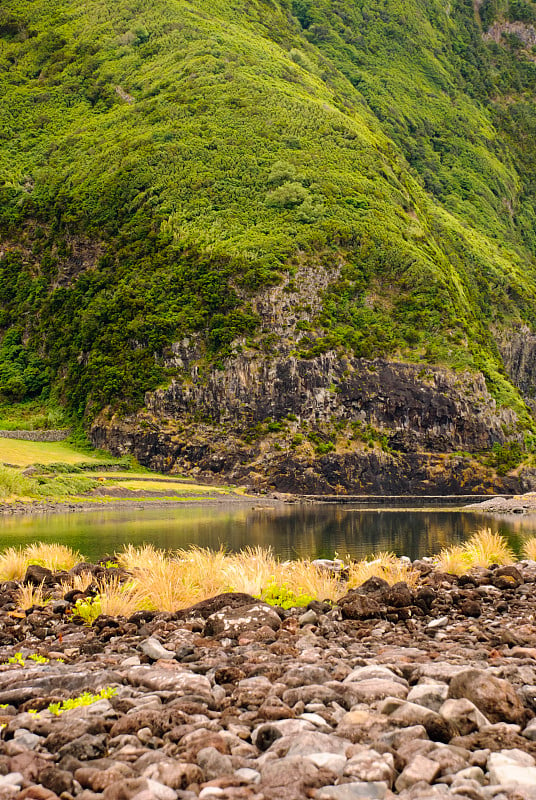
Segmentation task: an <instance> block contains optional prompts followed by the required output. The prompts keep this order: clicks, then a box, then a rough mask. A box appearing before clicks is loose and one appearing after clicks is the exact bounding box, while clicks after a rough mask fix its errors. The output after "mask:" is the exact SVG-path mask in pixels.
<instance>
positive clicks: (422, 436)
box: [91, 353, 522, 494]
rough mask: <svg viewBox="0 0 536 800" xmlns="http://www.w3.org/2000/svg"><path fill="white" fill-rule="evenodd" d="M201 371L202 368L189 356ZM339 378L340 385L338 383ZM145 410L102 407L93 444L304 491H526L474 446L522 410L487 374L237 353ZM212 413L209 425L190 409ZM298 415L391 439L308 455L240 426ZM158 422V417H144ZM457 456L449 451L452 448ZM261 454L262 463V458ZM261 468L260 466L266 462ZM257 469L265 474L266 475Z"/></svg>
mask: <svg viewBox="0 0 536 800" xmlns="http://www.w3.org/2000/svg"><path fill="white" fill-rule="evenodd" d="M192 368H193V370H196V367H195V366H192ZM333 385H336V386H337V392H333V391H331V390H330V387H331V386H333ZM145 403H146V408H145V409H144V410H143V411H141V412H140V413H139V414H137V415H133V416H132V417H128V418H121V417H119V416H114V417H112V418H111V419H110V418H109V416H108V415H105V414H102V415H101V416H100V417H98V418H97V419H96V420H95V421H94V423H93V426H92V429H91V438H92V441H93V444H95V445H96V446H99V447H105V448H106V449H109V450H111V451H112V452H113V453H114V454H117V455H122V454H124V453H126V452H130V453H132V454H134V455H135V456H136V457H137V458H138V460H139V461H140V462H141V463H142V464H144V465H146V466H151V467H153V468H156V469H164V470H170V469H173V468H176V469H177V470H184V469H186V470H188V469H191V468H192V467H196V468H198V469H199V470H200V471H201V473H202V474H205V475H206V476H211V475H212V476H214V475H216V476H218V477H219V478H220V479H221V478H223V477H224V476H225V477H226V478H227V479H231V478H232V479H233V480H239V481H242V482H248V481H249V480H250V479H251V475H252V473H254V474H255V478H254V480H255V482H256V484H257V485H259V484H262V485H264V486H272V487H275V488H276V489H277V490H278V491H283V492H295V493H302V494H332V493H336V491H338V490H340V489H341V488H342V489H343V490H344V491H345V492H347V493H355V494H406V493H409V494H467V493H471V492H478V493H480V494H482V493H486V492H492V491H495V492H498V491H501V492H503V493H504V492H509V491H520V490H521V489H522V481H521V479H520V478H517V477H507V478H502V477H500V476H497V475H495V476H490V474H489V472H488V471H487V468H486V467H485V466H484V465H482V464H480V463H479V462H478V461H476V460H475V459H472V458H471V457H466V456H459V455H454V453H455V452H456V451H459V450H464V451H470V452H477V451H480V450H486V449H489V448H490V447H492V445H493V444H494V443H496V442H500V443H502V442H504V441H505V438H506V437H505V433H504V430H505V427H506V426H508V425H510V426H512V427H513V426H514V425H515V415H514V413H513V412H512V411H509V410H506V409H504V408H502V409H498V408H497V406H496V404H495V401H494V400H493V399H492V397H491V396H490V394H489V392H488V389H487V387H486V383H485V380H484V378H483V376H482V375H474V374H469V373H457V372H454V371H450V370H448V369H444V368H439V367H430V366H427V367H426V372H425V374H424V375H423V369H422V367H421V366H420V365H416V364H404V363H397V362H393V361H384V360H380V359H378V360H371V361H367V360H364V359H354V358H341V357H340V356H339V355H338V354H335V353H325V354H323V355H321V356H318V357H316V358H313V359H310V360H303V359H298V358H295V357H293V356H292V355H289V354H286V353H285V354H282V355H280V356H279V357H276V358H273V357H272V358H269V359H268V358H257V359H252V358H251V357H249V356H247V357H246V356H236V357H233V358H231V359H228V360H227V361H226V362H225V368H224V369H214V370H212V371H211V372H209V373H208V374H207V376H206V379H205V380H203V381H201V380H199V374H198V372H196V373H195V378H194V380H188V379H187V380H185V381H183V380H182V379H179V378H178V379H177V380H174V381H172V382H171V385H170V386H168V387H167V388H165V389H159V390H157V391H155V392H152V393H147V394H146V396H145ZM193 408H195V409H196V412H197V414H201V415H202V416H203V417H204V418H205V419H209V420H211V422H210V423H205V424H203V425H200V424H199V422H198V420H197V419H193V418H192V409H193ZM289 415H295V416H298V417H299V418H300V420H302V421H303V422H305V423H307V424H309V425H310V426H311V427H312V428H313V429H318V428H319V427H320V428H322V426H323V425H324V424H326V425H329V424H331V421H332V420H337V421H341V422H343V423H344V422H352V421H355V420H356V419H361V420H363V421H365V423H366V424H368V425H371V426H372V427H374V428H375V429H377V430H379V431H381V432H382V433H383V434H384V435H385V436H386V437H387V439H388V441H389V446H390V450H389V451H385V450H382V449H380V448H374V450H372V451H370V450H367V449H365V448H363V449H356V450H355V451H353V452H346V453H328V454H325V455H319V456H315V455H309V454H308V455H304V454H303V453H296V454H294V453H289V452H284V453H282V452H280V451H279V450H277V449H272V450H271V451H270V452H269V453H268V455H266V453H265V449H264V450H263V447H262V445H263V444H266V445H268V447H270V446H271V445H272V442H271V440H265V441H264V442H254V443H252V444H250V445H245V444H244V439H243V434H244V433H246V432H247V431H250V430H251V426H252V425H255V424H256V423H262V422H263V420H265V419H266V418H268V417H269V418H270V419H274V420H276V421H279V420H283V419H285V420H287V419H288V418H289ZM145 421H147V422H149V421H150V424H144V422H145ZM444 453H451V454H453V455H452V456H451V457H450V458H449V459H445V458H444V456H443V454H444ZM259 460H260V461H261V462H262V463H259ZM259 467H260V468H259ZM259 473H262V475H263V477H262V478H259Z"/></svg>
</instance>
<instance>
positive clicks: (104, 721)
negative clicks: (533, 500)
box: [0, 560, 536, 800]
mask: <svg viewBox="0 0 536 800" xmlns="http://www.w3.org/2000/svg"><path fill="white" fill-rule="evenodd" d="M413 566H414V567H415V568H416V569H418V571H419V578H418V581H417V582H416V583H415V584H411V585H408V584H406V583H403V582H401V583H396V584H394V585H392V586H389V585H387V584H386V583H385V581H382V580H381V579H379V578H371V579H369V580H368V581H366V582H365V583H363V584H362V585H360V586H358V587H357V588H355V589H351V590H349V591H348V589H345V591H346V594H345V595H343V596H342V597H340V598H339V599H338V601H337V603H336V604H335V605H330V604H327V603H325V602H321V601H318V600H315V601H312V602H310V603H309V604H308V606H307V607H303V608H296V607H291V608H289V609H283V608H280V607H277V606H273V605H268V604H267V603H265V602H263V601H260V600H258V599H256V598H254V597H251V596H249V595H247V594H238V593H226V594H219V595H215V596H213V597H210V598H208V599H206V600H202V601H200V602H198V603H196V604H195V605H193V606H190V607H188V608H183V609H181V610H178V611H174V612H162V611H160V612H158V611H138V612H136V613H134V614H132V615H131V616H130V617H121V616H111V615H106V616H105V615H101V616H100V617H97V618H96V619H95V621H94V623H93V625H92V626H91V627H88V626H87V625H82V624H81V620H80V619H78V620H77V619H76V617H75V616H73V613H72V612H73V602H74V600H75V597H71V598H70V599H68V598H69V594H68V593H67V594H66V593H65V589H64V588H62V587H61V585H60V581H61V580H64V579H65V578H64V576H65V573H58V574H54V575H52V574H51V575H50V576H49V579H50V580H49V583H50V590H51V591H52V593H53V597H54V599H53V601H52V602H51V603H50V604H49V605H48V606H44V607H34V608H32V609H30V610H29V611H28V613H26V614H24V615H21V616H17V615H16V614H15V615H13V612H12V606H13V598H14V592H15V591H16V590H15V588H14V586H13V585H12V584H11V585H10V584H4V585H2V591H1V592H0V623H1V625H2V630H3V637H2V643H1V644H0V703H1V704H2V706H3V707H2V711H1V712H0V723H1V724H2V726H3V727H2V729H1V731H0V763H2V765H3V767H4V768H5V769H4V772H3V775H2V776H1V777H0V786H1V787H2V788H4V787H5V788H4V792H7V794H5V796H6V797H9V798H13V800H15V798H16V797H20V798H21V800H22V798H29V800H62V798H63V800H69V798H73V800H74V798H76V800H135V799H136V800H196V799H197V798H201V800H217V799H219V800H283V798H284V800H304V799H305V798H314V800H358V799H359V798H369V799H370V800H392V799H394V798H400V800H423V798H426V800H449V798H452V800H510V799H511V798H514V797H515V798H516V800H534V798H535V796H536V793H535V791H534V787H535V785H536V782H535V780H534V777H535V775H536V701H535V699H534V697H535V691H534V689H535V685H536V624H535V623H534V619H533V612H534V599H533V597H534V586H535V583H536V562H534V561H524V562H518V563H517V564H515V565H514V566H507V567H495V568H489V569H488V568H475V569H473V570H472V571H471V573H467V574H465V575H463V576H460V577H456V576H454V575H450V574H447V573H442V572H439V571H438V570H436V569H433V568H432V567H431V565H430V564H429V563H427V562H426V561H423V560H417V561H415V562H413ZM91 568H92V569H95V565H92V567H91ZM101 570H103V571H105V572H107V573H108V572H112V571H113V570H110V569H109V568H108V567H102V568H101ZM72 572H73V575H74V574H79V572H80V569H79V567H76V568H74V569H73V570H72ZM62 576H63V577H62ZM38 577H39V576H37V575H35V578H36V579H38ZM35 658H40V659H41V663H36V661H35ZM10 659H11V660H10ZM84 692H91V696H89V697H88V698H86V699H87V702H86V703H84V704H78V705H76V699H77V698H80V697H81V696H82V695H83V693H84ZM66 701H69V702H66ZM69 703H71V705H69ZM73 703H74V704H73ZM62 705H65V710H64V711H63V712H62V713H57V709H58V707H61V706H62ZM54 708H55V709H56V711H54V710H50V709H54ZM30 712H32V713H30ZM21 790H22V791H21ZM19 793H20V794H19ZM3 796H4V795H3Z"/></svg>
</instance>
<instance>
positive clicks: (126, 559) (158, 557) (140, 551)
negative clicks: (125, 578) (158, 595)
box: [115, 544, 167, 570]
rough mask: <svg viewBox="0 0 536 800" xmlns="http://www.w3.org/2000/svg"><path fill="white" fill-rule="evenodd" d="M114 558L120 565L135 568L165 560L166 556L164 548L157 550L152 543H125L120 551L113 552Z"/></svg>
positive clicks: (125, 567) (128, 568)
mask: <svg viewBox="0 0 536 800" xmlns="http://www.w3.org/2000/svg"><path fill="white" fill-rule="evenodd" d="M115 559H116V561H117V563H118V564H119V566H120V567H123V568H124V569H127V570H135V569H138V568H143V567H150V566H152V565H153V564H157V563H159V562H161V561H166V560H167V556H166V553H165V551H164V550H157V549H156V547H153V545H152V544H144V545H142V546H141V547H134V546H133V545H131V544H127V545H125V547H124V548H123V549H122V550H121V552H120V553H116V554H115Z"/></svg>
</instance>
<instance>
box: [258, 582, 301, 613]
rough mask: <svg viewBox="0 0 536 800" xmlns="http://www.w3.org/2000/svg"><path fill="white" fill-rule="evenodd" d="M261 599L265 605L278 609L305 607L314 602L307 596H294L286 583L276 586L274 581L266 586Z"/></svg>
mask: <svg viewBox="0 0 536 800" xmlns="http://www.w3.org/2000/svg"><path fill="white" fill-rule="evenodd" d="M261 597H262V600H264V602H265V603H268V604H269V605H271V606H279V607H280V608H294V607H296V606H307V605H309V603H310V602H311V600H314V598H313V597H312V596H311V595H309V594H296V593H295V592H293V591H292V589H289V587H288V583H282V584H278V583H277V582H276V581H272V582H271V583H269V584H268V586H267V587H266V589H265V590H264V591H263V593H262V595H261Z"/></svg>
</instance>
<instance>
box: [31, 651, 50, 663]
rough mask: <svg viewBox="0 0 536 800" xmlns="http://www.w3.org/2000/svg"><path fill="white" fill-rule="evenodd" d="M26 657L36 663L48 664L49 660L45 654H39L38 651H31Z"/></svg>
mask: <svg viewBox="0 0 536 800" xmlns="http://www.w3.org/2000/svg"><path fill="white" fill-rule="evenodd" d="M28 658H31V659H32V661H35V663H36V664H48V662H49V661H50V659H49V658H47V657H46V656H40V655H39V654H38V653H32V655H31V656H28Z"/></svg>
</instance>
